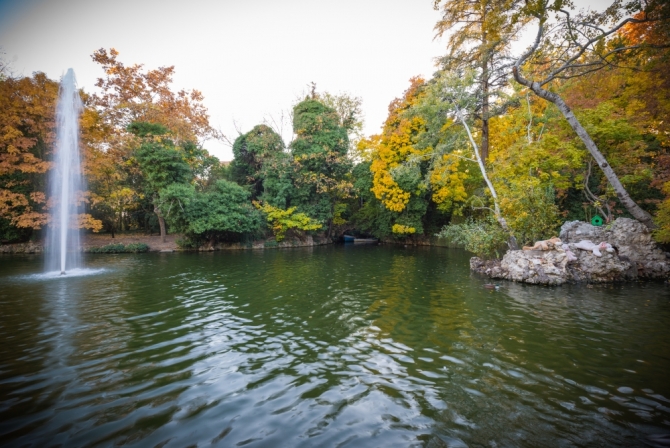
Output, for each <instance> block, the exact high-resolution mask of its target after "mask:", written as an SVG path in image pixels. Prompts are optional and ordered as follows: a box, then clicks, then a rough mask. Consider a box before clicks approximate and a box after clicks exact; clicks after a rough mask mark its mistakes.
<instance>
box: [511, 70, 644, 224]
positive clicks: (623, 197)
mask: <svg viewBox="0 0 670 448" xmlns="http://www.w3.org/2000/svg"><path fill="white" fill-rule="evenodd" d="M517 73H518V71H517V70H516V69H515V70H514V77H515V78H516V80H517V81H519V82H520V83H521V84H524V85H526V86H527V87H530V89H531V90H532V91H533V92H535V94H536V95H537V96H539V97H540V98H542V99H545V100H547V101H549V102H551V103H554V104H555V105H556V106H557V107H558V109H559V110H560V111H561V113H562V114H563V116H564V117H565V119H566V120H567V121H568V123H569V124H570V127H571V128H572V129H573V130H574V131H575V132H576V133H577V135H578V136H579V138H580V139H581V140H582V142H584V145H585V146H586V149H587V150H588V151H589V153H590V154H591V156H593V158H594V159H595V161H596V163H597V164H598V166H599V167H600V169H601V170H602V172H603V173H604V174H605V177H607V180H608V181H609V183H610V185H611V186H612V188H614V191H615V192H616V195H617V197H618V198H619V201H620V202H621V205H623V206H624V207H625V208H626V210H627V211H628V213H630V214H631V215H632V216H633V218H635V219H637V220H638V221H640V222H641V223H642V224H644V225H645V226H647V228H648V229H650V230H652V229H655V228H656V225H655V224H654V221H653V219H652V217H651V215H650V214H649V213H647V212H646V211H644V210H642V209H641V208H640V206H639V205H637V204H636V203H635V201H634V200H633V198H631V197H630V195H629V194H628V192H627V191H626V189H625V188H624V186H623V185H622V184H621V181H620V180H619V177H618V176H617V175H616V173H615V172H614V170H613V169H612V167H611V166H610V165H609V163H607V159H605V156H603V154H602V153H601V152H600V150H599V149H598V146H596V144H595V142H594V141H593V139H592V138H591V136H590V135H589V133H588V132H586V129H584V127H583V126H582V124H581V123H580V122H579V120H577V117H575V114H574V113H573V112H572V110H570V108H569V107H568V105H567V104H566V103H565V101H563V98H561V97H560V96H558V95H557V94H555V93H553V92H550V91H548V90H545V89H543V88H542V87H541V86H540V84H539V83H538V82H532V83H531V82H528V81H526V80H523V81H526V83H524V82H521V81H520V77H519V76H518V75H517Z"/></svg>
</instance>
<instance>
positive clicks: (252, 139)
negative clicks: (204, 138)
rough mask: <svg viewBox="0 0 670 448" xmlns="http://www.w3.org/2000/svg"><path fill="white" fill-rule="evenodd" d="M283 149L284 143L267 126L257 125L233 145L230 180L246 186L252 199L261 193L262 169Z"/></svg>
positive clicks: (238, 138)
mask: <svg viewBox="0 0 670 448" xmlns="http://www.w3.org/2000/svg"><path fill="white" fill-rule="evenodd" d="M284 149H285V145H284V141H283V140H282V138H281V136H280V135H279V134H277V133H276V132H275V131H273V130H272V128H270V127H269V126H267V125H264V124H259V125H257V126H255V127H254V128H253V129H252V130H251V131H249V132H247V133H246V134H243V135H240V136H239V137H237V139H236V140H235V143H234V144H233V155H234V159H233V161H232V162H231V164H230V174H229V175H230V179H231V180H233V181H234V182H237V183H238V184H240V185H248V186H249V188H250V191H251V197H252V199H256V198H258V197H259V196H260V195H261V194H262V193H263V167H264V165H265V164H266V163H268V162H270V161H271V160H272V159H273V158H276V157H277V156H278V155H279V154H280V153H282V152H283V151H284Z"/></svg>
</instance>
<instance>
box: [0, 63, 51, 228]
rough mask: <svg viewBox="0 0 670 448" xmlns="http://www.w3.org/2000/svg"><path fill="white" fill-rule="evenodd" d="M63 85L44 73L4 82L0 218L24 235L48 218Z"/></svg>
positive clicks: (0, 83)
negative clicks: (48, 183)
mask: <svg viewBox="0 0 670 448" xmlns="http://www.w3.org/2000/svg"><path fill="white" fill-rule="evenodd" d="M57 96H58V83H56V82H55V81H52V80H50V79H49V78H47V77H46V75H45V74H44V73H35V74H34V75H33V76H32V77H22V78H12V77H7V78H5V79H3V80H0V221H1V224H0V225H1V226H2V232H3V236H2V238H3V239H9V240H13V239H21V238H25V237H26V236H28V235H29V233H30V231H31V230H32V229H40V228H42V227H43V226H44V225H45V224H47V223H48V221H49V215H48V210H47V209H46V196H45V189H46V176H45V175H46V173H47V171H48V170H49V168H50V166H51V163H50V162H49V160H48V159H49V156H50V153H51V145H52V143H53V141H54V136H55V135H54V126H55V125H54V120H55V111H56V99H57Z"/></svg>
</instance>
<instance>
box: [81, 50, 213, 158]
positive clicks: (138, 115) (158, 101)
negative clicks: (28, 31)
mask: <svg viewBox="0 0 670 448" xmlns="http://www.w3.org/2000/svg"><path fill="white" fill-rule="evenodd" d="M118 55H119V52H118V51H116V50H115V49H114V48H112V49H110V50H109V52H108V51H107V50H105V49H104V48H101V49H99V50H97V51H96V52H95V53H93V55H92V59H93V61H94V62H96V63H98V64H100V65H101V66H102V69H103V70H104V72H105V77H104V78H98V80H97V82H96V86H97V87H99V88H100V90H101V93H100V94H96V95H92V103H93V104H94V105H95V106H96V107H97V108H98V110H99V111H100V114H101V116H102V119H103V121H104V123H105V124H106V125H107V126H108V127H109V128H110V129H111V130H112V132H114V133H115V137H116V139H119V138H122V137H123V136H124V135H125V134H126V129H127V127H128V125H130V124H131V123H133V122H149V123H159V124H161V125H163V126H165V127H166V128H167V129H168V130H169V131H170V134H171V135H172V138H173V140H174V141H175V143H176V144H180V143H181V142H184V141H190V142H199V143H202V141H203V140H207V139H209V138H219V137H220V136H221V135H220V133H219V132H217V131H216V130H215V129H213V128H212V127H211V125H210V124H209V116H208V114H207V108H206V107H205V106H204V105H203V104H202V101H203V99H204V97H203V95H202V93H201V92H199V91H198V90H195V89H194V90H190V91H187V90H180V91H178V92H173V91H172V90H171V83H172V76H173V74H174V66H169V67H159V68H157V69H154V70H148V71H146V72H145V71H144V70H143V65H142V64H134V65H132V66H126V65H124V64H123V63H122V62H121V61H119V60H118ZM108 143H109V144H110V146H112V147H113V143H116V142H115V141H108Z"/></svg>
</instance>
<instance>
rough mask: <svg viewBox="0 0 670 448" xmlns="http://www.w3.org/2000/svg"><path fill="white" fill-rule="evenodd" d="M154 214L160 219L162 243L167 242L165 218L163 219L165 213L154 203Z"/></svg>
mask: <svg viewBox="0 0 670 448" xmlns="http://www.w3.org/2000/svg"><path fill="white" fill-rule="evenodd" d="M154 213H155V214H156V216H157V217H158V225H159V226H160V228H161V241H163V242H165V236H166V235H167V232H166V231H165V218H163V213H162V212H161V209H160V208H159V207H158V205H156V202H154Z"/></svg>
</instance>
